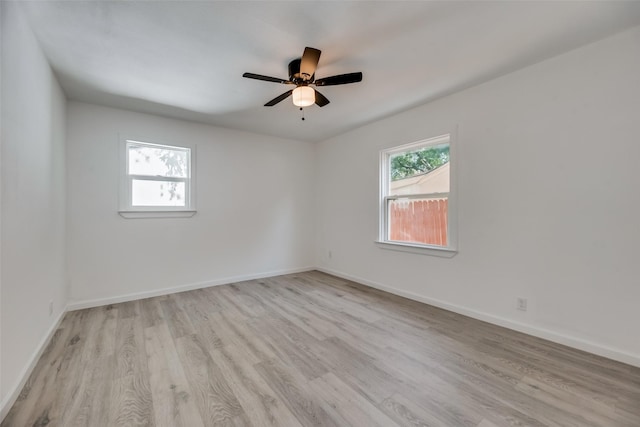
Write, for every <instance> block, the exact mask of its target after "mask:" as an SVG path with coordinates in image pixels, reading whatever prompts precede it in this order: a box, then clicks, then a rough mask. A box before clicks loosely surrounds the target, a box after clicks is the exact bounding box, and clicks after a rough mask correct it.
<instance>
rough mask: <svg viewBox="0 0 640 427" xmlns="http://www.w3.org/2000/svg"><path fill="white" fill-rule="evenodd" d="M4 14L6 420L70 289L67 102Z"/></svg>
mask: <svg viewBox="0 0 640 427" xmlns="http://www.w3.org/2000/svg"><path fill="white" fill-rule="evenodd" d="M0 7H1V8H2V73H1V75H2V81H1V87H2V116H1V118H2V154H1V159H2V168H1V170H2V199H1V200H2V202H1V218H2V227H1V228H2V231H1V235H2V245H1V260H0V261H1V265H2V269H1V277H0V280H1V283H2V290H1V295H0V300H1V302H0V306H1V315H0V323H1V330H0V342H1V349H2V350H1V354H0V358H1V359H0V361H1V363H0V365H1V366H0V402H1V403H0V419H1V418H2V415H3V413H4V410H6V409H8V407H7V404H8V403H10V402H11V401H12V399H13V398H15V397H16V395H15V393H16V392H17V391H19V387H20V383H21V381H22V380H24V379H26V378H25V373H26V372H28V370H29V368H30V366H31V362H33V360H34V358H35V357H36V356H37V355H38V351H39V350H40V349H41V346H42V343H43V342H44V341H45V340H46V338H47V337H48V335H49V333H50V331H51V329H52V328H53V327H54V326H55V325H56V323H57V320H58V319H59V317H60V315H61V314H62V312H63V310H64V308H65V306H66V298H67V286H66V284H67V282H66V272H65V172H64V168H65V153H64V143H65V104H66V100H65V96H64V94H63V93H62V90H61V89H60V86H59V85H58V83H57V81H56V79H55V78H54V76H53V74H52V72H51V70H50V68H49V65H48V63H47V61H46V59H45V58H44V56H43V54H42V51H41V50H40V47H39V46H38V44H37V42H36V40H35V38H34V36H33V33H32V32H31V30H30V28H29V27H28V25H27V24H26V23H25V21H24V19H23V17H22V15H21V13H20V10H19V8H18V7H17V6H16V4H15V3H12V2H1V5H0ZM49 301H53V304H54V308H53V313H52V314H51V315H49Z"/></svg>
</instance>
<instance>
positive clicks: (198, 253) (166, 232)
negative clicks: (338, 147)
mask: <svg viewBox="0 0 640 427" xmlns="http://www.w3.org/2000/svg"><path fill="white" fill-rule="evenodd" d="M67 123H68V128H67V131H68V145H67V179H68V181H67V183H68V206H67V212H68V251H69V277H70V283H71V300H72V304H73V305H72V307H80V306H83V305H91V304H95V303H96V301H93V300H99V302H106V301H117V300H120V299H122V298H120V297H128V296H129V297H130V296H132V295H133V294H141V295H154V294H158V293H162V292H164V291H163V290H166V289H167V288H175V287H179V286H191V285H194V286H198V285H201V284H205V283H222V282H229V281H233V280H238V279H242V278H246V277H254V276H261V275H268V274H276V273H278V272H286V271H293V270H299V269H308V268H310V267H312V266H313V252H314V249H313V245H310V244H309V242H312V241H313V238H314V224H315V217H314V203H313V201H314V197H315V196H314V191H313V184H314V180H313V176H314V175H313V174H314V157H313V156H314V147H313V145H312V144H309V143H302V142H299V141H291V140H283V139H278V138H273V137H268V136H261V135H256V134H251V133H246V132H239V131H234V130H227V129H222V128H216V127H212V126H208V125H202V124H196V123H191V122H185V121H180V120H173V119H166V118H162V117H158V116H152V115H146V114H140V113H134V112H129V111H124V110H117V109H112V108H106V107H99V106H95V105H90V104H82V103H76V102H70V103H69V108H68V122H67ZM119 134H125V135H129V136H135V137H136V138H143V139H148V140H149V141H152V142H153V141H161V142H164V143H175V144H176V145H179V144H180V143H182V142H189V143H195V144H196V145H197V159H196V162H197V185H198V191H197V210H198V213H197V214H196V215H195V216H194V217H192V218H163V219H124V218H122V217H121V216H119V215H118V213H117V211H118V171H119V166H118V159H119V156H118V143H119ZM138 296H140V295H138ZM91 301H93V302H91Z"/></svg>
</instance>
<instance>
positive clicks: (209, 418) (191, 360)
mask: <svg viewBox="0 0 640 427" xmlns="http://www.w3.org/2000/svg"><path fill="white" fill-rule="evenodd" d="M176 348H177V350H178V356H179V357H180V359H181V361H182V365H183V366H184V367H185V372H186V375H187V380H188V381H189V384H190V385H191V389H192V390H193V392H194V396H195V401H196V404H197V406H198V408H199V410H200V414H201V415H202V420H203V421H204V424H205V425H217V424H220V425H223V424H228V425H231V424H232V420H233V419H234V418H236V417H238V416H240V415H242V414H243V413H244V411H243V409H242V406H240V402H238V399H237V398H236V396H235V395H234V394H233V392H232V391H231V388H230V387H229V384H228V383H227V381H226V379H225V378H224V376H223V375H222V371H221V369H220V368H219V367H218V365H217V364H216V363H215V362H214V361H213V359H212V358H211V355H210V354H209V352H208V351H207V349H206V347H205V345H204V344H203V343H202V342H201V341H200V340H199V338H198V336H197V335H195V334H194V335H186V336H183V337H181V338H179V339H177V340H176Z"/></svg>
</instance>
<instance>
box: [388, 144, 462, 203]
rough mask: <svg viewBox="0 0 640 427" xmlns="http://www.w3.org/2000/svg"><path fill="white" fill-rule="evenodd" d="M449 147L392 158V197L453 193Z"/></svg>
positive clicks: (438, 146)
mask: <svg viewBox="0 0 640 427" xmlns="http://www.w3.org/2000/svg"><path fill="white" fill-rule="evenodd" d="M449 176H450V174H449V144H439V145H431V146H428V147H423V148H418V149H416V150H412V151H406V152H404V153H397V154H393V155H391V156H389V181H390V182H389V195H391V196H399V195H405V194H432V193H448V192H449V187H450V185H449Z"/></svg>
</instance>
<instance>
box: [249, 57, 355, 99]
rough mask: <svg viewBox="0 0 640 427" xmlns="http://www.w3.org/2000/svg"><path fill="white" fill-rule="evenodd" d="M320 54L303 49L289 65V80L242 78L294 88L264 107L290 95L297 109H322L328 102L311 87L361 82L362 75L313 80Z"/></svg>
mask: <svg viewBox="0 0 640 427" xmlns="http://www.w3.org/2000/svg"><path fill="white" fill-rule="evenodd" d="M320 53H321V52H320V51H319V50H318V49H314V48H312V47H305V48H304V53H303V54H302V58H298V59H294V60H293V61H291V62H290V63H289V80H284V79H279V78H277V77H269V76H263V75H260V74H253V73H244V74H243V75H242V77H246V78H248V79H256V80H264V81H266V82H274V83H281V84H285V85H295V86H296V87H295V88H294V89H291V90H288V91H286V92H285V93H283V94H282V95H280V96H277V97H275V98H273V99H272V100H271V101H269V102H267V103H266V104H264V106H265V107H273V106H274V105H276V104H277V103H279V102H280V101H283V100H285V99H287V98H288V97H289V96H291V95H293V104H294V105H296V106H298V107H308V106H310V105H313V104H316V105H318V106H319V107H324V106H325V105H327V104H328V103H329V100H328V99H327V98H326V97H325V96H324V95H323V94H321V93H320V92H318V91H317V90H315V89H314V88H312V87H311V86H316V87H318V86H336V85H344V84H348V83H357V82H359V81H362V73H360V72H358V73H347V74H339V75H337V76H331V77H325V78H323V79H318V80H315V73H316V67H317V66H318V61H319V60H320ZM301 109H302V108H301Z"/></svg>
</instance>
